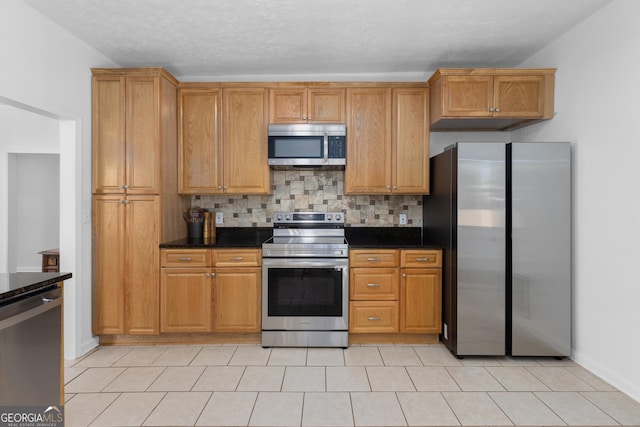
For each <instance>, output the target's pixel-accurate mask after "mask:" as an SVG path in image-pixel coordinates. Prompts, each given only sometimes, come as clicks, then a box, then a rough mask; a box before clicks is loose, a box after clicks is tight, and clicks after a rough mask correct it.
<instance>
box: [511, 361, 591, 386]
mask: <svg viewBox="0 0 640 427" xmlns="http://www.w3.org/2000/svg"><path fill="white" fill-rule="evenodd" d="M535 367H536V368H538V366H535ZM539 367H540V368H544V369H561V370H563V371H564V372H566V373H567V374H569V375H571V376H572V377H575V378H576V379H578V381H580V382H581V383H583V384H585V385H586V386H587V387H589V388H590V389H591V390H566V389H558V388H554V387H553V386H552V385H551V384H549V383H547V382H546V381H545V380H544V379H543V378H540V377H539V376H538V375H536V374H535V372H533V371H531V369H529V368H530V367H528V366H525V367H524V368H525V369H526V370H527V371H528V372H529V373H530V374H531V375H533V376H534V377H536V378H537V379H538V381H540V382H541V383H542V384H544V385H545V386H547V387H549V389H551V391H556V392H562V391H574V392H580V391H597V390H596V389H594V388H593V387H592V386H591V384H589V383H587V382H586V381H583V380H582V379H581V378H580V377H578V376H577V375H575V374H574V373H572V372H571V371H569V370H568V369H566V368H567V367H566V366H545V365H541V366H539Z"/></svg>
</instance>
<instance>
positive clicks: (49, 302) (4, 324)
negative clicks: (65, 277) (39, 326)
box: [0, 296, 62, 331]
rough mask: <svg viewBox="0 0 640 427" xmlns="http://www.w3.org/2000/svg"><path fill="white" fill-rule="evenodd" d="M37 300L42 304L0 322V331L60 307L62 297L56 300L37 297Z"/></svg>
mask: <svg viewBox="0 0 640 427" xmlns="http://www.w3.org/2000/svg"><path fill="white" fill-rule="evenodd" d="M37 298H40V299H41V301H42V302H43V304H41V305H39V306H37V307H34V308H31V309H28V310H25V311H23V312H21V313H18V314H16V315H14V316H11V317H9V318H6V319H3V320H0V331H3V330H5V329H7V328H10V327H11V326H13V325H17V324H18V323H20V322H24V321H26V320H29V319H31V318H33V317H36V316H38V315H40V314H42V313H45V312H47V311H49V310H53V309H54V308H56V307H59V306H61V305H62V296H59V297H57V298H45V297H40V296H39V297H37Z"/></svg>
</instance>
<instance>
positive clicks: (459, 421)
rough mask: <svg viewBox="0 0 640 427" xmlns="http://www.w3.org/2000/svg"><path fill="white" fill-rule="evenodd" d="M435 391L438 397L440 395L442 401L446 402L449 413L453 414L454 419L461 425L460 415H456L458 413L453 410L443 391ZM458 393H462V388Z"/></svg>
mask: <svg viewBox="0 0 640 427" xmlns="http://www.w3.org/2000/svg"><path fill="white" fill-rule="evenodd" d="M436 393H438V394H439V395H440V397H442V400H444V403H446V405H447V407H448V408H449V410H450V411H451V413H452V414H453V416H454V417H456V421H458V424H459V425H461V426H462V425H463V424H462V420H460V417H458V414H457V413H456V411H454V410H453V407H452V406H451V403H450V402H449V400H447V398H446V396H445V395H444V393H443V392H441V391H438V392H436ZM454 393H456V392H454ZM458 393H463V392H462V390H461V391H459V392H458Z"/></svg>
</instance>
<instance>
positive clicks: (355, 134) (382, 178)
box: [344, 88, 391, 194]
mask: <svg viewBox="0 0 640 427" xmlns="http://www.w3.org/2000/svg"><path fill="white" fill-rule="evenodd" d="M347 134H348V137H347V138H348V143H347V165H346V168H345V183H344V186H345V193H349V194H380V193H385V194H386V193H390V192H391V90H390V89H386V88H349V89H347Z"/></svg>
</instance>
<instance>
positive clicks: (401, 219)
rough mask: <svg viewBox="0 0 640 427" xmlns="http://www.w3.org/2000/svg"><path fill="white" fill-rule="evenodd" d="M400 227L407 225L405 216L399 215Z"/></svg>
mask: <svg viewBox="0 0 640 427" xmlns="http://www.w3.org/2000/svg"><path fill="white" fill-rule="evenodd" d="M400 225H407V214H400Z"/></svg>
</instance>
